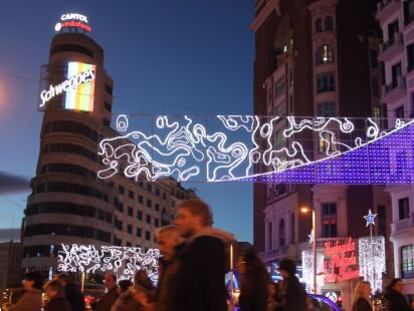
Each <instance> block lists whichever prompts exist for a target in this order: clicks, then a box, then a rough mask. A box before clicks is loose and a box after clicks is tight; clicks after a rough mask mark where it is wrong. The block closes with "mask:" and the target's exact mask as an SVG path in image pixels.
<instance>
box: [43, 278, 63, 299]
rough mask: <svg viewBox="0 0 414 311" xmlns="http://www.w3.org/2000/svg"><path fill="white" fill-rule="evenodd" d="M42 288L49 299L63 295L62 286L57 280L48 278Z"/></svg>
mask: <svg viewBox="0 0 414 311" xmlns="http://www.w3.org/2000/svg"><path fill="white" fill-rule="evenodd" d="M43 288H44V290H45V293H46V295H47V296H48V297H49V299H53V298H55V297H58V296H61V295H63V286H62V284H61V282H59V281H58V280H50V281H49V282H47V283H46V284H45V286H44V287H43Z"/></svg>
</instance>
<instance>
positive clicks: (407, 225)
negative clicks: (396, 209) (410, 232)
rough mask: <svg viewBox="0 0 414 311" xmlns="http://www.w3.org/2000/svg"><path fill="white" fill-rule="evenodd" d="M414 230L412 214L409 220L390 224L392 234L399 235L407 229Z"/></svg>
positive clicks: (413, 214)
mask: <svg viewBox="0 0 414 311" xmlns="http://www.w3.org/2000/svg"><path fill="white" fill-rule="evenodd" d="M413 228H414V213H411V217H410V218H406V219H402V220H398V221H394V222H393V224H392V234H398V233H401V231H405V230H407V229H413Z"/></svg>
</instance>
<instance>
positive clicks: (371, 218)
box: [364, 209, 377, 227]
mask: <svg viewBox="0 0 414 311" xmlns="http://www.w3.org/2000/svg"><path fill="white" fill-rule="evenodd" d="M375 217H377V214H372V211H371V209H369V211H368V215H366V216H364V219H365V220H366V221H367V224H366V227H368V226H371V225H374V226H375Z"/></svg>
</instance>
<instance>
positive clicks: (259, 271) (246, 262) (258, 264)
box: [237, 252, 268, 283]
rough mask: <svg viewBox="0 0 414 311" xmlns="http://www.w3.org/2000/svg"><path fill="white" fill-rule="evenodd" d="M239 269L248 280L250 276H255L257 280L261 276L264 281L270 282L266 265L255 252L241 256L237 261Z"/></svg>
mask: <svg viewBox="0 0 414 311" xmlns="http://www.w3.org/2000/svg"><path fill="white" fill-rule="evenodd" d="M237 269H238V270H239V272H240V273H241V274H242V275H243V278H244V279H245V280H246V281H248V280H247V279H249V278H250V277H254V278H255V279H256V280H257V278H258V277H259V279H261V280H262V281H266V283H267V282H268V274H267V271H266V267H265V266H264V264H263V262H262V261H261V260H260V258H259V257H258V256H257V255H256V254H255V253H252V252H248V253H245V254H243V255H242V256H240V257H239V260H238V262H237ZM246 278H247V279H246Z"/></svg>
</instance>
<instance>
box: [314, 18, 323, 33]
mask: <svg viewBox="0 0 414 311" xmlns="http://www.w3.org/2000/svg"><path fill="white" fill-rule="evenodd" d="M322 31H323V25H322V18H318V19H317V20H316V22H315V32H322Z"/></svg>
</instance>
